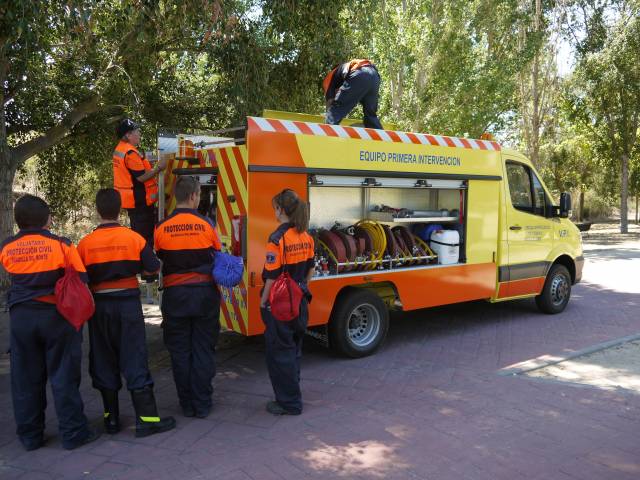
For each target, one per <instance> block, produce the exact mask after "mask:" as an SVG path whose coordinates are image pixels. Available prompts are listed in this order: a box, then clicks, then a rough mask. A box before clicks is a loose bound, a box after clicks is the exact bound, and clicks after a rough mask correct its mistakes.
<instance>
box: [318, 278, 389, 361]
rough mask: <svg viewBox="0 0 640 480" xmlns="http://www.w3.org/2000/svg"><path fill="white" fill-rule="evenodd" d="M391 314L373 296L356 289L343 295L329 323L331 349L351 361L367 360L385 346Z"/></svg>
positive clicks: (375, 296) (377, 298) (368, 292)
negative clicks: (352, 359)
mask: <svg viewBox="0 0 640 480" xmlns="http://www.w3.org/2000/svg"><path fill="white" fill-rule="evenodd" d="M388 330H389V310H388V309H387V307H386V305H385V304H384V302H383V301H382V299H381V298H380V297H379V296H378V295H376V294H375V293H373V292H370V291H368V290H365V289H360V288H353V289H349V290H348V291H347V292H345V293H343V294H342V295H341V296H340V297H339V299H338V301H337V303H336V304H335V306H334V308H333V312H332V314H331V319H330V320H329V345H330V346H331V348H332V349H333V350H334V351H336V352H338V353H340V354H342V355H346V356H347V357H351V358H359V357H366V356H367V355H371V354H372V353H373V352H375V351H376V350H377V349H378V348H379V347H380V345H382V343H383V342H384V339H385V337H386V336H387V331H388Z"/></svg>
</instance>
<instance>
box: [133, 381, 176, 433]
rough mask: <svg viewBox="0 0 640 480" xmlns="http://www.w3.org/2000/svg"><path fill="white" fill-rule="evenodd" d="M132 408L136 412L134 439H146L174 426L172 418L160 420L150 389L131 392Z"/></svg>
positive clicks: (174, 422)
mask: <svg viewBox="0 0 640 480" xmlns="http://www.w3.org/2000/svg"><path fill="white" fill-rule="evenodd" d="M131 399H132V400H133V408H135V410H136V437H146V436H149V435H153V434H154V433H161V432H166V431H167V430H171V429H172V428H174V427H175V426H176V421H175V419H174V418H173V417H165V418H160V417H159V416H158V407H157V406H156V398H155V397H154V395H153V388H152V387H149V386H147V387H144V388H143V389H140V390H131Z"/></svg>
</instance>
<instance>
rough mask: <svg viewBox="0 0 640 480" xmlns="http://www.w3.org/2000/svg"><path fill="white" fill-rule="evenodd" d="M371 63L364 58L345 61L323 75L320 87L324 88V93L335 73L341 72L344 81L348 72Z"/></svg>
mask: <svg viewBox="0 0 640 480" xmlns="http://www.w3.org/2000/svg"><path fill="white" fill-rule="evenodd" d="M371 65H372V63H371V62H370V61H369V60H367V59H366V58H355V59H353V60H351V61H350V62H347V63H346V64H345V63H342V64H340V65H338V66H337V67H336V68H334V69H333V70H331V71H330V72H329V73H328V74H327V76H326V77H324V80H323V81H322V89H323V90H324V93H325V94H326V93H327V91H328V90H329V86H330V85H331V80H332V79H333V76H334V75H335V74H336V73H338V74H341V75H342V76H343V81H344V79H345V78H346V76H347V75H348V74H349V73H351V72H353V71H354V70H358V69H360V68H362V67H368V66H371Z"/></svg>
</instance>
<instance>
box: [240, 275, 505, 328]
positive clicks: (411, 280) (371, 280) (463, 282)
mask: <svg viewBox="0 0 640 480" xmlns="http://www.w3.org/2000/svg"><path fill="white" fill-rule="evenodd" d="M381 282H384V283H387V284H392V285H393V286H394V287H395V289H396V291H397V292H398V295H399V297H400V301H401V302H402V305H403V309H404V310H415V309H418V308H427V307H435V306H438V305H447V304H451V303H459V302H467V301H470V300H480V299H488V298H491V297H492V296H493V295H494V294H495V288H496V287H495V286H496V265H495V264H494V263H483V264H478V265H453V266H443V267H434V268H424V269H415V270H404V271H402V270H396V271H389V272H382V273H374V274H371V273H370V272H363V274H362V275H353V276H348V277H335V278H326V279H321V280H314V281H312V282H311V284H310V285H309V288H310V290H311V293H312V294H313V301H312V302H311V305H310V306H309V326H317V325H324V324H326V323H328V322H329V317H330V315H331V310H332V309H333V304H334V301H335V299H336V297H337V296H338V293H339V292H340V290H342V289H343V288H344V287H348V286H364V285H368V284H369V285H370V284H376V283H381ZM254 290H258V289H257V288H255V289H254ZM257 297H258V295H257V292H255V293H254V295H250V301H251V302H252V303H253V301H255V300H258V302H259V299H258V298H257ZM250 312H251V314H250V315H249V318H250V324H251V325H250V328H249V334H250V335H253V334H258V333H262V331H263V330H264V327H263V325H262V321H261V320H260V312H259V309H258V308H255V309H253V308H251V310H250Z"/></svg>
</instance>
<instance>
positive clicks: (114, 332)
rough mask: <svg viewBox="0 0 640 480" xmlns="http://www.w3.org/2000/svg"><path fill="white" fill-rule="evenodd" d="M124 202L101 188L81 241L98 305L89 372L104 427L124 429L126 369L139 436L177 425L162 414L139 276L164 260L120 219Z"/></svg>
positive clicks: (93, 320)
mask: <svg viewBox="0 0 640 480" xmlns="http://www.w3.org/2000/svg"><path fill="white" fill-rule="evenodd" d="M120 205H121V200H120V194H119V193H118V192H117V190H115V189H113V188H103V189H102V190H99V191H98V193H97V194H96V209H97V210H98V215H99V216H100V224H99V225H98V226H97V228H96V229H95V230H94V231H93V232H91V233H90V234H88V235H86V236H85V237H84V238H83V239H82V240H80V243H79V244H78V253H79V254H80V258H81V259H82V262H83V263H84V265H85V267H86V269H87V274H88V276H89V287H90V288H91V290H92V292H93V296H94V300H95V304H96V311H95V314H94V315H93V317H92V318H91V320H90V321H89V345H90V346H91V350H90V352H89V373H90V374H91V378H92V379H93V386H94V388H96V389H97V390H99V391H100V393H101V394H102V401H103V404H104V417H103V418H104V427H105V431H106V432H107V433H109V434H115V433H118V432H119V431H120V418H119V415H120V408H119V405H118V391H119V390H120V388H121V387H122V381H121V379H120V374H121V373H122V375H123V376H124V378H125V380H126V381H127V389H128V390H129V391H130V392H131V400H132V402H133V408H134V410H135V412H136V437H146V436H148V435H152V434H154V433H161V432H166V431H168V430H171V429H173V428H174V427H175V426H176V421H175V419H174V418H173V417H165V418H160V416H159V415H158V408H157V406H156V400H155V397H154V395H153V379H152V378H151V373H150V372H149V367H148V362H147V344H146V336H145V330H144V315H143V313H142V304H141V303H140V289H139V288H138V279H137V278H136V275H137V274H139V273H142V272H147V273H157V272H158V271H159V270H160V260H158V257H156V256H155V254H154V253H153V250H152V249H151V246H150V245H149V243H148V242H147V241H146V240H145V239H144V238H142V237H141V236H140V235H138V234H137V233H136V232H134V231H132V230H130V229H128V228H127V227H124V226H122V225H120V224H119V223H118V217H119V216H120Z"/></svg>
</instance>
